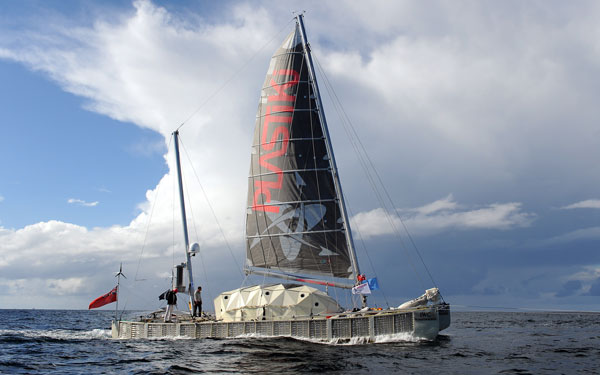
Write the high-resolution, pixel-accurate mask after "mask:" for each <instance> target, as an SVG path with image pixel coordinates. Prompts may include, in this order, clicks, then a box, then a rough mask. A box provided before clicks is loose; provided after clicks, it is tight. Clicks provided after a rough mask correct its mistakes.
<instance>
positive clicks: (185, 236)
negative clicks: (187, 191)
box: [173, 130, 194, 314]
mask: <svg viewBox="0 0 600 375" xmlns="http://www.w3.org/2000/svg"><path fill="white" fill-rule="evenodd" d="M173 138H174V140H175V142H174V143H175V161H176V164H177V182H178V184H179V202H180V206H181V222H182V224H183V239H184V241H185V257H186V266H185V267H186V268H187V271H188V279H189V281H190V285H189V286H188V289H189V290H188V294H189V295H190V302H189V304H188V308H189V309H190V314H191V313H192V311H191V306H192V305H193V300H192V299H193V297H194V276H193V273H192V258H191V257H190V241H189V237H188V230H187V220H186V215H185V200H184V198H183V179H182V177H181V162H180V160H179V130H175V131H174V132H173Z"/></svg>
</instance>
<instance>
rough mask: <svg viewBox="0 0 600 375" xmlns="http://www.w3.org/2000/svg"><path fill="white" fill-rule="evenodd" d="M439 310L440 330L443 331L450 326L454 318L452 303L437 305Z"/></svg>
mask: <svg viewBox="0 0 600 375" xmlns="http://www.w3.org/2000/svg"><path fill="white" fill-rule="evenodd" d="M437 311H438V319H439V322H440V331H443V330H445V329H446V328H448V327H450V322H451V320H452V319H451V317H450V304H448V303H443V304H440V305H437Z"/></svg>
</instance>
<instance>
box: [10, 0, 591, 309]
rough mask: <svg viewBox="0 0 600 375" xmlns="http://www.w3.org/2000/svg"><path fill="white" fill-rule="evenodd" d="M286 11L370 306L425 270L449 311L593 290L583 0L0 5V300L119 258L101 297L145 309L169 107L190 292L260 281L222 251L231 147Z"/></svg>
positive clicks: (164, 238)
mask: <svg viewBox="0 0 600 375" xmlns="http://www.w3.org/2000/svg"><path fill="white" fill-rule="evenodd" d="M293 11H305V12H306V13H305V25H306V28H307V34H308V38H309V40H310V43H311V49H312V51H313V53H314V58H315V59H316V62H317V65H319V66H320V67H321V68H322V70H319V71H318V72H317V73H318V74H320V76H319V81H320V83H321V89H322V95H323V100H324V109H325V111H326V113H327V118H328V123H329V128H330V133H331V139H332V143H333V147H334V150H335V154H336V159H337V163H338V168H339V172H340V176H341V181H342V184H343V189H344V193H345V196H346V199H347V204H348V207H349V211H350V216H351V226H352V229H353V232H354V237H355V240H356V243H357V249H358V250H357V251H358V257H359V261H360V263H361V269H362V270H363V271H364V272H365V273H366V274H367V275H368V276H370V277H373V276H376V277H377V278H378V280H379V284H380V285H381V287H382V290H381V291H377V292H375V293H374V295H373V296H372V298H371V299H370V301H371V303H373V304H375V305H378V306H386V305H391V306H395V305H399V304H400V303H402V302H404V301H405V300H407V299H411V298H414V297H417V296H419V295H421V294H422V293H423V291H424V290H425V289H427V288H430V287H432V286H433V285H436V286H437V287H439V288H440V291H441V293H442V295H443V296H444V298H445V300H446V301H447V302H449V303H451V304H453V305H454V306H456V308H458V309H468V310H474V309H509V310H515V311H519V310H525V311H529V310H553V311H558V310H584V311H600V251H599V250H600V249H599V245H600V189H599V188H600V166H599V163H598V160H600V147H599V146H600V126H598V124H597V119H598V118H600V107H598V105H597V103H599V102H600V85H599V83H600V25H599V24H598V22H597V19H598V18H599V17H600V5H598V3H596V2H592V1H589V2H586V1H582V2H578V3H577V4H571V3H566V2H561V1H543V2H542V1H539V2H538V1H529V2H521V1H505V2H477V1H456V2H449V1H433V2H427V3H421V2H408V1H399V2H386V1H375V2H369V3H367V2H358V1H340V2H335V3H334V2H319V1H305V2H302V7H301V8H298V5H297V3H296V2H291V1H282V2H276V3H275V2H269V1H223V2H210V1H181V2H171V1H158V0H154V1H150V0H139V1H133V2H129V1H111V2H102V3H98V2H93V1H87V0H73V1H68V2H63V1H32V0H30V1H4V2H0V82H2V85H1V89H0V131H1V133H2V135H1V136H0V157H1V158H2V159H3V162H2V163H0V308H38V309H39V308H53V309H62V308H66V309H86V308H87V306H88V304H89V302H90V301H91V300H93V299H94V298H96V297H98V296H99V295H101V294H104V293H106V292H108V291H109V290H110V289H112V287H113V286H114V284H115V283H116V280H115V278H114V273H115V272H116V271H117V270H118V269H119V265H120V264H121V263H122V264H123V272H124V274H125V275H126V276H127V279H123V280H122V289H121V292H122V293H121V297H120V302H119V303H120V305H119V306H120V307H121V308H122V307H125V308H128V309H129V308H132V309H154V308H157V307H160V306H161V303H160V302H159V301H158V299H157V298H155V297H154V296H158V295H159V294H160V293H161V292H162V291H164V290H165V289H166V288H167V287H168V286H169V285H170V275H171V268H172V266H173V265H174V264H178V263H179V262H181V261H183V260H184V256H183V255H184V252H183V250H182V235H181V230H180V229H178V228H179V227H180V225H181V224H179V221H178V220H180V218H179V211H178V210H179V208H178V206H177V201H176V196H175V195H174V192H175V190H174V185H173V178H172V177H173V173H174V169H173V167H174V164H173V157H172V139H171V133H172V132H173V131H174V130H175V129H176V128H177V127H179V126H180V125H181V124H183V126H182V127H181V139H182V142H183V148H182V158H183V159H184V167H183V168H184V172H183V173H184V176H185V180H186V181H185V184H186V194H187V196H188V199H189V204H190V208H189V214H190V221H191V224H190V236H191V238H192V241H195V242H198V243H199V244H200V248H201V251H200V254H199V256H197V257H196V258H195V259H194V271H195V272H194V273H195V279H196V280H197V282H199V283H200V284H202V285H203V290H204V292H205V296H206V297H208V298H210V299H212V298H214V297H216V296H217V295H218V294H219V293H221V292H222V291H225V290H230V289H234V288H238V287H240V286H241V285H251V284H252V283H255V282H258V283H260V282H262V281H263V280H262V279H261V278H258V279H252V278H250V279H246V278H245V276H244V275H243V274H242V272H241V270H240V266H241V265H242V264H243V263H244V258H245V244H244V225H245V224H244V220H245V204H246V203H245V199H246V188H247V176H248V168H249V162H250V146H251V142H252V133H253V128H254V121H255V115H256V108H257V104H258V98H259V95H260V89H261V86H262V83H263V81H264V76H265V73H266V70H267V67H268V64H269V59H270V56H271V54H272V53H273V52H274V51H275V49H276V48H277V46H278V44H279V43H281V41H283V39H284V37H285V35H286V34H287V33H289V32H290V31H291V30H292V27H293V21H292V19H293V13H292V12H293ZM323 74H324V75H323ZM326 82H329V83H331V86H332V87H333V90H334V91H333V93H330V92H329V90H327V89H326V88H325V86H326V85H325V83H326ZM336 97H337V98H338V99H339V101H340V102H341V103H342V106H343V109H344V110H343V112H341V111H338V110H337V106H336V105H335V101H334V98H336ZM345 116H347V117H348V118H349V119H350V121H351V124H352V128H349V127H348V126H349V125H348V123H347V122H345V121H344V118H345ZM349 129H350V130H349ZM352 131H354V132H355V133H356V135H357V136H358V137H357V138H351V137H348V135H347V134H348V133H349V132H352ZM357 139H359V140H360V143H361V144H362V145H363V146H364V149H365V150H366V151H367V153H368V156H369V158H370V160H371V161H372V163H373V165H374V166H375V167H376V170H377V174H378V175H379V176H380V177H381V180H382V182H383V186H385V189H386V191H387V194H389V196H390V198H391V201H393V208H392V209H391V210H388V212H389V213H390V215H386V211H384V210H383V209H382V208H381V207H380V202H379V200H378V199H377V196H376V194H374V193H373V192H372V189H371V186H370V184H369V182H368V178H367V177H366V175H365V171H364V170H363V169H361V168H360V167H359V165H360V163H359V160H358V159H357V157H356V152H355V149H354V147H353V145H354V144H356V140H357ZM353 142H354V143H353ZM186 163H187V164H186ZM377 185H378V184H377ZM380 191H381V190H380ZM404 226H406V228H407V229H408V232H409V233H410V237H408V236H407V235H406V234H405V233H404V229H403V228H404ZM394 228H400V229H401V230H400V232H401V233H400V234H398V233H397V232H396V231H395V230H394ZM412 242H414V244H415V245H416V247H417V248H418V250H419V254H420V257H419V255H417V254H416V253H415V251H414V248H413V245H412ZM420 258H422V259H423V261H424V263H425V264H426V267H427V268H426V269H425V267H423V265H422V264H421V261H420ZM429 275H431V277H429ZM330 293H332V294H334V293H339V295H337V294H336V296H337V297H338V298H339V299H340V302H341V303H342V304H343V305H344V304H347V303H349V302H348V296H347V295H344V293H343V292H340V291H330ZM107 308H113V307H112V306H107Z"/></svg>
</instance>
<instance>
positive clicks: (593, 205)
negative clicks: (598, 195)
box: [561, 199, 600, 210]
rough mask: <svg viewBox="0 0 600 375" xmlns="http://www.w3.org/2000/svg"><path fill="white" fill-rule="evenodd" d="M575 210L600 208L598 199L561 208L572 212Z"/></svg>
mask: <svg viewBox="0 0 600 375" xmlns="http://www.w3.org/2000/svg"><path fill="white" fill-rule="evenodd" d="M575 208H600V199H588V200H585V201H581V202H577V203H573V204H570V205H568V206H564V207H561V209H563V210H572V209H575Z"/></svg>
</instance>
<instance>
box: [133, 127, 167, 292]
mask: <svg viewBox="0 0 600 375" xmlns="http://www.w3.org/2000/svg"><path fill="white" fill-rule="evenodd" d="M172 140H173V137H171V138H170V139H169V144H168V145H167V153H168V152H169V150H170V149H171V142H172ZM160 187H161V184H158V187H157V189H156V194H155V195H154V202H152V208H151V209H150V216H149V217H148V223H147V224H146V232H145V234H144V241H143V243H142V249H141V251H140V257H139V259H138V264H137V268H136V269H135V275H134V277H133V281H134V282H136V281H144V280H139V279H138V278H137V277H138V273H139V270H140V265H141V263H142V257H143V256H144V250H145V248H146V242H147V240H148V233H149V229H150V223H151V222H152V216H154V208H155V207H156V202H157V201H158V199H157V198H158V195H159V193H160Z"/></svg>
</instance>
